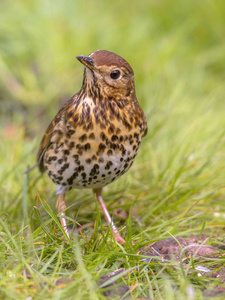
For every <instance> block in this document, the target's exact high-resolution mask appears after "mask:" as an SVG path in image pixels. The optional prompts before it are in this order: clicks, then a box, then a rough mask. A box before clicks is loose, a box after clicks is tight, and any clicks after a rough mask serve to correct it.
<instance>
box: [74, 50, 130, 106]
mask: <svg viewBox="0 0 225 300" xmlns="http://www.w3.org/2000/svg"><path fill="white" fill-rule="evenodd" d="M77 59H78V60H79V61H80V62H81V63H82V64H83V65H84V66H85V72H84V85H85V88H87V89H90V88H91V87H92V88H93V86H95V87H97V88H98V89H99V91H100V93H101V95H102V96H104V97H106V98H108V99H114V100H119V99H123V98H124V97H128V96H131V97H132V96H133V95H135V88H134V72H133V70H132V68H131V66H130V65H129V64H128V62H127V61H126V60H125V59H123V58H122V57H121V56H119V55H117V54H115V53H112V52H109V51H106V50H98V51H96V52H93V53H92V54H91V55H90V56H84V55H80V56H77Z"/></svg>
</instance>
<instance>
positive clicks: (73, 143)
mask: <svg viewBox="0 0 225 300" xmlns="http://www.w3.org/2000/svg"><path fill="white" fill-rule="evenodd" d="M74 146H75V142H70V144H69V148H70V150H71V149H73V148H74Z"/></svg>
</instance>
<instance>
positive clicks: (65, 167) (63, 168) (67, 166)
mask: <svg viewBox="0 0 225 300" xmlns="http://www.w3.org/2000/svg"><path fill="white" fill-rule="evenodd" d="M67 168H69V164H68V163H67V164H64V165H63V166H62V168H61V169H60V170H59V171H58V173H59V174H60V175H62V174H63V172H64V171H65V170H66V169H67Z"/></svg>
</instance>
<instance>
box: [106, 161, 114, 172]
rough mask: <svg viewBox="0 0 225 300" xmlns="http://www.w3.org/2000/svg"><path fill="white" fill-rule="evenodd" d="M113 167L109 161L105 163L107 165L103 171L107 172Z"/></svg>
mask: <svg viewBox="0 0 225 300" xmlns="http://www.w3.org/2000/svg"><path fill="white" fill-rule="evenodd" d="M112 165H113V163H112V162H111V160H109V161H108V162H107V164H106V165H105V170H109V169H110V168H111V166H112Z"/></svg>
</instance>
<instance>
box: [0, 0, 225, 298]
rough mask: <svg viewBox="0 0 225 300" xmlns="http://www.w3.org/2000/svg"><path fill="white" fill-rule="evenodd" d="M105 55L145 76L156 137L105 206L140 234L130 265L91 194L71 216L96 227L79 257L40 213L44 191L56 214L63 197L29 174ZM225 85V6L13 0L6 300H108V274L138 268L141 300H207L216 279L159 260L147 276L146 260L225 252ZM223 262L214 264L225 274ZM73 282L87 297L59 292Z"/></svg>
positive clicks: (5, 162)
mask: <svg viewBox="0 0 225 300" xmlns="http://www.w3.org/2000/svg"><path fill="white" fill-rule="evenodd" d="M97 49H106V50H109V51H113V52H115V53H117V54H119V55H121V56H122V57H124V58H125V59H126V60H127V61H128V62H129V63H130V64H131V66H132V67H133V69H134V73H135V84H136V93H137V97H138V100H139V103H140V104H141V106H142V108H143V109H144V111H145V113H146V116H147V119H148V126H149V132H148V135H147V136H146V137H145V138H144V140H143V143H142V145H141V148H140V151H139V155H138V156H137V158H136V161H135V163H134V165H133V166H132V168H131V169H130V171H129V172H127V173H126V174H125V175H124V176H122V177H121V178H120V179H119V180H117V181H116V182H114V183H112V184H111V185H109V186H108V187H106V188H105V189H104V193H103V197H104V199H105V200H106V201H107V203H106V204H107V207H108V209H109V211H110V213H111V214H112V215H114V220H115V221H116V223H117V224H118V227H119V228H123V232H124V234H125V235H126V239H127V240H128V243H127V244H126V245H125V250H126V251H128V252H129V255H127V254H126V251H125V250H121V248H119V247H118V246H117V245H113V244H112V243H111V244H110V247H109V246H108V243H105V242H104V243H101V241H102V238H101V237H102V236H101V233H102V232H103V229H102V228H103V227H102V226H100V225H99V223H101V222H100V217H99V214H97V213H96V203H95V201H94V196H93V194H92V192H91V191H82V192H80V191H76V190H73V191H71V192H70V193H68V196H67V206H68V207H69V209H68V210H67V216H68V217H69V218H70V220H72V222H71V223H76V222H77V223H79V224H81V225H82V224H87V227H86V228H87V231H83V235H84V236H85V238H86V239H84V238H83V236H79V237H78V239H79V243H77V240H75V239H74V236H72V241H73V245H75V246H74V247H75V248H76V249H75V251H74V250H73V249H72V248H70V247H69V245H65V244H64V240H63V239H60V238H59V237H61V235H62V232H61V231H60V229H59V228H58V227H57V226H56V225H55V222H54V221H53V219H54V218H52V215H51V217H50V216H49V215H48V214H47V212H46V211H45V210H44V209H43V207H42V205H41V203H40V202H39V201H38V200H37V199H40V198H39V196H37V192H38V195H40V197H43V199H45V200H46V201H47V202H48V203H49V205H50V206H51V208H52V209H53V210H54V211H55V202H56V201H55V200H56V196H55V185H54V184H53V183H52V182H51V180H50V179H49V178H48V177H47V175H46V174H45V175H43V176H41V175H40V174H39V172H38V170H37V169H36V170H34V171H32V172H31V173H29V174H24V171H25V170H26V169H27V168H28V167H29V166H32V165H34V164H35V163H36V153H37V150H38V147H39V143H40V140H41V137H42V135H43V133H44V131H45V129H46V127H47V125H48V123H49V122H50V121H51V120H52V118H53V117H54V115H55V114H56V113H57V112H58V110H59V108H60V107H61V106H62V105H63V103H64V102H65V101H66V100H67V99H69V98H70V97H71V96H72V95H73V94H75V93H76V92H78V90H79V89H80V87H81V84H82V77H83V66H82V65H81V64H80V63H79V62H78V61H77V60H76V58H75V57H76V56H77V55H81V54H84V55H89V54H90V53H92V52H94V51H96V50H97ZM224 83H225V1H224V0H204V1H203V0H199V1H196V0H189V1H181V0H142V1H134V0H129V1H128V0H125V1H109V0H96V1H85V0H82V1H68V0H65V1H60V0H36V1H31V0H17V1H12V0H7V1H6V0H2V1H1V4H0V217H1V218H0V222H1V224H0V239H1V243H0V245H1V247H0V261H1V287H0V298H2V299H6V295H8V296H9V298H10V299H12V298H13V299H24V297H25V295H26V296H27V297H28V296H32V297H34V298H35V299H40V297H42V296H43V297H44V298H45V299H47V293H48V297H49V298H50V299H62V298H64V299H71V298H68V297H71V295H73V296H74V295H75V294H74V290H75V289H76V291H77V290H79V293H80V295H86V294H85V293H89V292H90V295H91V296H90V297H89V298H82V297H80V298H77V299H81V298H82V299H99V298H96V297H95V298H94V296H93V293H94V292H95V291H96V285H95V284H96V283H95V282H94V281H95V279H96V278H99V277H100V276H101V275H102V273H101V272H100V271H99V270H102V266H104V267H105V268H108V269H109V268H111V271H114V270H116V269H117V268H118V267H120V266H122V267H124V268H125V269H126V270H129V268H131V269H130V270H131V272H130V273H129V275H128V276H127V277H126V283H127V284H128V285H130V286H131V285H134V284H136V282H138V281H139V283H140V284H139V286H138V287H137V288H136V290H135V291H136V292H135V291H134V293H136V294H134V295H136V296H137V295H140V296H142V297H148V296H149V297H150V298H151V299H153V298H154V297H153V295H155V294H156V298H154V299H189V300H190V299H194V298H193V297H192V296H190V295H187V294H186V292H187V291H188V289H189V288H190V287H191V289H192V290H193V291H195V293H196V294H195V295H197V296H196V298H195V299H203V298H202V290H203V288H204V289H205V288H206V286H208V283H209V282H210V279H209V277H207V276H204V274H203V273H202V274H203V276H200V277H199V276H198V274H197V273H196V272H194V271H193V273H192V274H190V273H188V272H189V270H188V268H189V267H190V265H189V267H188V268H187V270H186V269H185V272H186V273H184V271H183V273H182V272H181V271H179V268H176V269H175V268H174V263H173V261H172V262H171V265H168V270H167V271H168V272H167V271H166V270H165V264H164V265H163V263H161V262H160V261H158V260H157V261H155V262H154V263H152V265H151V266H150V267H151V268H153V271H151V272H149V271H148V270H149V269H147V266H145V267H144V268H145V269H142V267H141V268H137V265H138V264H140V265H141V266H143V262H141V261H140V257H139V255H136V253H137V250H138V248H139V247H141V246H144V245H149V244H150V243H153V242H154V241H158V240H163V239H165V238H168V237H171V236H176V237H177V236H182V237H188V236H189V235H190V234H195V235H199V236H200V235H201V234H202V232H204V233H205V234H206V235H207V237H209V240H207V241H206V243H209V244H212V245H214V244H216V245H218V244H222V245H223V246H224V223H225V219H224V216H225V206H224V198H225V189H224V180H225V172H224V167H225V117H224V115H225V99H224V98H225V84H224ZM43 203H44V202H42V204H43ZM34 205H36V208H35V209H34ZM131 208H132V214H131V215H132V218H130V220H129V221H127V220H128V215H129V211H130V209H131ZM116 209H117V210H118V209H119V210H122V213H116ZM39 212H40V215H38V213H39ZM124 214H125V217H124ZM96 216H97V220H98V221H97V225H96V227H95V230H94V234H93V228H94V224H96V223H95V221H96ZM103 224H104V225H105V222H104V221H103ZM104 228H108V227H107V226H105V227H104ZM46 232H47V233H48V234H47V235H46ZM56 232H58V235H57V233H56ZM91 234H92V235H91ZM90 235H91V237H90ZM98 235H99V237H100V240H99V243H98V244H96V241H97V238H96V236H98ZM103 235H104V234H103ZM131 239H132V241H134V242H135V245H133V246H132V244H131ZM74 241H75V242H74ZM99 245H100V246H99ZM67 246H68V247H69V248H68V247H67ZM79 247H81V249H80V248H79ZM126 247H127V248H126ZM64 249H67V251H64ZM71 249H72V250H71ZM73 251H74V252H73ZM74 253H75V256H74ZM80 253H82V256H81V255H80ZM115 253H117V254H118V255H115ZM133 254H134V255H133ZM79 255H80V256H79ZM132 255H133V256H132ZM75 258H76V261H75V262H74V259H75ZM220 259H221V258H219V257H218V258H217V259H216V258H215V259H214V260H212V261H209V260H205V261H204V262H202V261H201V263H204V266H206V267H209V268H214V270H216V269H217V268H218V265H219V264H221V263H222V262H221V260H220ZM77 261H78V269H77V265H76V263H77ZM106 261H107V263H106ZM71 262H73V263H72V265H71ZM194 263H196V264H198V261H197V260H196V261H194V262H193V261H191V264H192V265H194ZM85 268H86V269H85ZM27 269H28V270H29V272H30V273H32V276H33V277H32V280H34V282H36V283H37V285H36V286H34V288H33V289H32V288H31V285H30V284H31V283H30V279H29V276H27V274H25V275H24V276H22V274H24V272H25V271H24V270H27ZM134 269H135V270H137V272H136V271H135V272H134ZM193 269H194V267H193ZM77 271H78V272H77ZM103 271H104V270H103ZM111 271H110V272H111ZM139 271H140V272H139ZM7 272H8V273H7ZM10 272H11V273H10ZM85 272H86V273H85ZM15 274H16V275H15ZM74 274H75V275H74ZM169 274H171V276H170V275H169ZM14 275H15V276H14ZM44 276H45V277H44ZM60 276H61V277H63V278H64V277H70V278H75V279H76V280H74V281H73V284H74V286H72V287H70V285H68V286H67V287H64V286H63V287H61V289H60V288H58V287H57V284H56V281H55V280H56V279H57V278H58V277H60ZM121 276H122V275H121ZM90 278H92V279H90ZM165 278H166V280H165ZM42 280H45V281H44V284H43V281H42ZM79 280H81V281H79ZM91 280H93V282H92V281H91ZM124 280H125V279H124ZM167 280H169V281H167ZM213 280H214V281H213ZM215 280H216V279H214V278H213V279H212V282H213V283H214V282H215ZM217 280H220V278H217ZM22 282H24V285H23V284H21V283H22ZM165 282H167V283H165ZM46 283H47V285H46ZM54 283H55V285H54ZM92 283H93V286H92ZM192 283H193V285H191V284H192ZM222 285H223V289H224V283H223V284H222ZM90 286H92V288H90ZM48 287H49V289H48ZM84 287H85V288H84ZM189 290H190V289H189ZM221 290H222V289H221ZM97 292H99V293H101V291H99V290H98V291H97ZM1 293H2V294H1ZM160 293H161V294H160ZM174 293H175V295H177V297H173V295H174ZM198 295H199V296H198ZM200 295H201V297H200ZM73 296H72V297H73ZM78 296H79V295H78ZM189 296H190V297H189ZM36 297H37V298H36ZM43 297H42V298H43ZM27 299H28V298H27ZM101 299H102V298H101ZM145 299H147V298H145Z"/></svg>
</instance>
